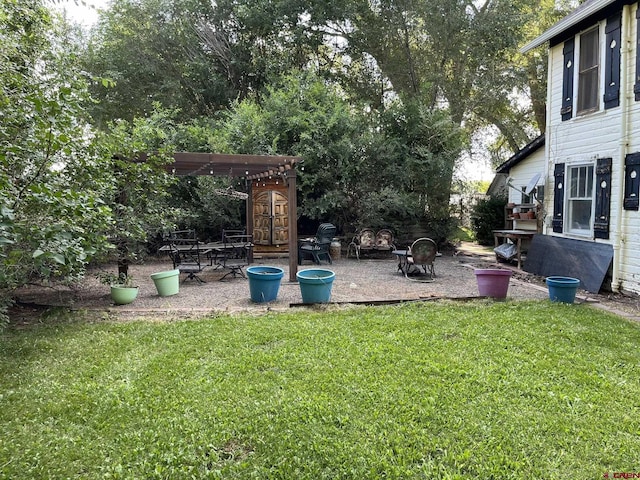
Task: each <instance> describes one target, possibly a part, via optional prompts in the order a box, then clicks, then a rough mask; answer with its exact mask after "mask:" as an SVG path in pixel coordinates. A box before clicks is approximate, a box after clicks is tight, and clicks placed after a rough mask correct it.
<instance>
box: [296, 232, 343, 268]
mask: <svg viewBox="0 0 640 480" xmlns="http://www.w3.org/2000/svg"><path fill="white" fill-rule="evenodd" d="M335 234H336V226H335V225H333V224H331V223H322V224H320V226H319V227H318V231H317V232H316V236H315V237H314V238H309V239H304V240H299V241H298V265H302V261H303V260H311V261H312V262H314V263H316V264H318V265H319V264H320V262H321V261H322V260H323V259H324V260H326V261H327V262H328V263H333V262H332V261H331V254H330V253H329V248H330V247H331V241H332V240H333V237H334V236H335Z"/></svg>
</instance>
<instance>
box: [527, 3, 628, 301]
mask: <svg viewBox="0 0 640 480" xmlns="http://www.w3.org/2000/svg"><path fill="white" fill-rule="evenodd" d="M639 22H640V10H639V9H638V3H633V2H629V1H619V0H618V1H616V0H590V1H587V2H586V3H584V4H582V5H581V6H580V7H578V8H577V9H576V10H574V11H573V12H572V13H571V14H569V15H568V16H567V17H565V18H564V19H562V20H561V21H560V22H558V23H557V24H555V25H554V26H553V27H551V28H550V29H549V30H547V31H546V32H544V33H543V34H542V35H541V36H539V37H538V38H536V39H535V40H533V41H532V42H531V43H529V44H528V45H526V46H524V47H523V48H522V52H523V53H526V52H529V51H530V50H532V49H533V48H536V47H538V46H541V45H544V44H547V45H548V48H549V76H548V91H547V130H546V132H545V148H544V152H545V159H546V165H545V169H544V183H545V185H546V189H545V195H544V209H545V210H546V212H547V214H548V215H547V217H546V221H545V222H544V226H543V231H542V233H543V234H544V235H537V236H536V237H541V238H539V239H538V238H534V242H533V245H532V249H531V250H530V252H529V256H530V257H531V258H532V265H530V266H528V265H527V264H525V270H529V271H534V273H542V274H545V275H550V274H565V275H568V276H575V277H578V278H580V279H581V280H583V283H585V278H586V277H589V276H593V275H595V277H597V278H598V279H599V280H597V281H594V280H591V288H587V289H588V290H591V291H593V290H597V287H599V283H602V281H603V280H605V281H606V283H607V285H606V286H610V288H611V289H612V290H614V291H628V292H635V293H640V213H639V211H638V207H639V204H638V198H639V193H640V60H639V55H640V47H639V45H640V29H639V28H638V23H639ZM536 242H537V243H538V245H537V246H536ZM548 257H552V258H548ZM528 259H529V257H528ZM528 267H529V268H528ZM554 269H555V271H554ZM594 282H595V283H594Z"/></svg>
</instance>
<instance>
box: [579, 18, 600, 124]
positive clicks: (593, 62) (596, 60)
mask: <svg viewBox="0 0 640 480" xmlns="http://www.w3.org/2000/svg"><path fill="white" fill-rule="evenodd" d="M599 81H600V41H599V29H598V28H594V29H592V30H590V31H588V32H586V33H583V34H582V35H580V62H579V65H578V104H577V111H578V112H577V113H578V115H580V114H583V113H588V112H593V111H596V110H598V105H599V102H598V99H599V95H598V91H599V88H598V84H599Z"/></svg>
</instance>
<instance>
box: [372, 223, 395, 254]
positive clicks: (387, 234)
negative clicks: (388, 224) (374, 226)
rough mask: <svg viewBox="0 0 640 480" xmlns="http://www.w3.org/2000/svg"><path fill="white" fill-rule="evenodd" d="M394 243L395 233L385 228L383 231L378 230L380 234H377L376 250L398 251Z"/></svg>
mask: <svg viewBox="0 0 640 480" xmlns="http://www.w3.org/2000/svg"><path fill="white" fill-rule="evenodd" d="M393 242H394V239H393V232H392V231H391V230H389V229H388V228H383V229H382V230H378V233H376V241H375V245H374V248H375V249H376V250H388V251H393V250H395V249H396V246H395V245H394V243H393Z"/></svg>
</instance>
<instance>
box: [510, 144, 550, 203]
mask: <svg viewBox="0 0 640 480" xmlns="http://www.w3.org/2000/svg"><path fill="white" fill-rule="evenodd" d="M544 158H545V157H544V147H541V148H539V149H538V150H536V151H535V152H533V153H532V154H531V155H529V156H528V157H527V159H526V161H524V162H520V163H519V164H517V165H516V166H514V167H512V168H511V169H510V170H509V176H510V177H511V184H512V185H513V186H514V187H516V188H517V189H518V190H517V191H516V190H514V189H513V188H509V201H510V202H513V203H521V202H522V195H521V193H520V191H522V188H523V187H526V186H527V185H528V184H529V181H530V180H531V179H532V178H533V176H534V175H535V174H537V173H539V174H540V175H541V177H540V180H539V181H538V185H544V186H545V190H546V188H547V185H548V184H546V183H545V177H544V173H545V161H544Z"/></svg>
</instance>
